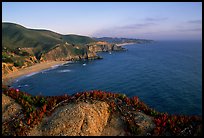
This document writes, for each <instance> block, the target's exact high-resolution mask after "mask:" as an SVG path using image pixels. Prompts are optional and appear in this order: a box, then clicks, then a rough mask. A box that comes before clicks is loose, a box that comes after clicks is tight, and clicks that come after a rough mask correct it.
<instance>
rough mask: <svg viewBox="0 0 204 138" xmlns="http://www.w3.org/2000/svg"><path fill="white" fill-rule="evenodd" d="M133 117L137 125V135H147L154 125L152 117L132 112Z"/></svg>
mask: <svg viewBox="0 0 204 138" xmlns="http://www.w3.org/2000/svg"><path fill="white" fill-rule="evenodd" d="M134 118H135V121H136V123H137V125H138V126H139V128H138V130H139V136H145V135H147V133H149V132H151V131H152V130H153V129H154V127H155V124H154V122H153V119H152V117H150V116H148V115H145V114H144V113H141V112H136V113H134Z"/></svg>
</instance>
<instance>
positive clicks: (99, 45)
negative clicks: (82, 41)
mask: <svg viewBox="0 0 204 138" xmlns="http://www.w3.org/2000/svg"><path fill="white" fill-rule="evenodd" d="M87 46H88V49H89V50H90V51H93V52H100V51H104V52H107V51H117V50H123V49H124V48H122V47H121V46H116V45H115V44H110V43H107V42H103V41H99V42H96V43H91V44H89V45H87Z"/></svg>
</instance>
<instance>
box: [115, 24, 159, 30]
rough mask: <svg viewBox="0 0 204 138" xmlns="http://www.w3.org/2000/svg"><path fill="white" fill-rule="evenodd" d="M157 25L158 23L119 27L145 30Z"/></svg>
mask: <svg viewBox="0 0 204 138" xmlns="http://www.w3.org/2000/svg"><path fill="white" fill-rule="evenodd" d="M155 25H157V24H156V23H138V24H130V25H126V26H122V27H119V28H118V29H143V28H146V27H151V26H155Z"/></svg>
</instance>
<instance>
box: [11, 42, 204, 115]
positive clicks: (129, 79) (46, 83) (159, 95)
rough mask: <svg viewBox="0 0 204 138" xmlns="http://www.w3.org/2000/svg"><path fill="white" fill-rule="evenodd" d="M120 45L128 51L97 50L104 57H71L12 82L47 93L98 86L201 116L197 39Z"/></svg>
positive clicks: (156, 106) (199, 45)
mask: <svg viewBox="0 0 204 138" xmlns="http://www.w3.org/2000/svg"><path fill="white" fill-rule="evenodd" d="M125 48H126V49H128V50H127V51H120V52H112V54H109V53H107V52H102V53H98V54H99V55H101V56H102V57H103V59H102V60H91V61H86V62H85V63H86V65H85V64H84V62H74V63H69V64H65V65H63V66H58V67H56V68H54V69H49V70H45V71H41V72H38V73H34V74H31V75H29V76H24V77H21V78H18V80H17V81H16V82H15V83H13V85H12V86H13V87H15V88H20V89H21V90H23V91H26V92H29V93H30V94H33V95H37V94H42V95H51V96H52V95H62V94H65V93H68V94H73V93H75V92H82V91H87V90H94V89H100V90H103V91H110V92H118V93H125V94H126V95H127V96H130V97H132V96H139V98H140V99H141V100H142V101H144V102H145V103H146V104H147V105H149V106H150V107H152V108H154V109H156V110H157V111H160V112H168V113H170V114H186V115H202V42H201V41H188V42H180V41H177V42H167V41H164V42H157V43H152V44H137V45H135V44H132V45H127V46H125ZM83 64H84V65H83Z"/></svg>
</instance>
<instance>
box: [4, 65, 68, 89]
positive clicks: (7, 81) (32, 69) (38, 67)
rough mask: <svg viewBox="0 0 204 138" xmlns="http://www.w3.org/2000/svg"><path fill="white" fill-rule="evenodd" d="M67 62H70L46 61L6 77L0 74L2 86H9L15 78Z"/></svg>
mask: <svg viewBox="0 0 204 138" xmlns="http://www.w3.org/2000/svg"><path fill="white" fill-rule="evenodd" d="M69 62H70V61H46V62H42V63H37V64H34V65H32V66H30V67H26V68H23V69H20V70H18V71H16V72H12V73H9V74H6V75H3V74H2V84H5V85H11V84H12V83H13V81H14V80H15V79H16V78H19V77H22V76H25V75H28V74H31V73H35V72H40V71H42V70H46V69H49V68H51V67H53V66H56V65H63V64H66V63H69Z"/></svg>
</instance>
